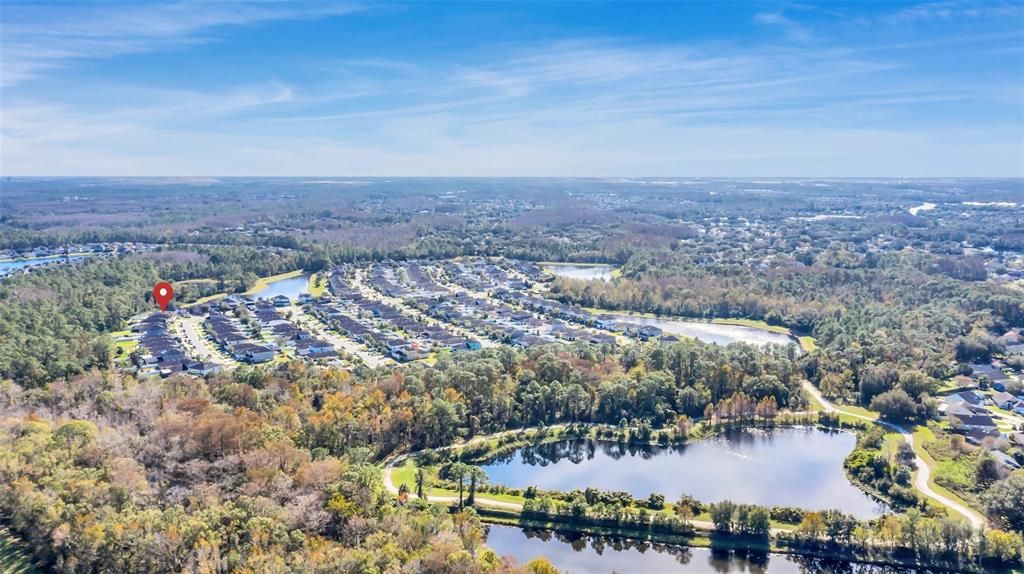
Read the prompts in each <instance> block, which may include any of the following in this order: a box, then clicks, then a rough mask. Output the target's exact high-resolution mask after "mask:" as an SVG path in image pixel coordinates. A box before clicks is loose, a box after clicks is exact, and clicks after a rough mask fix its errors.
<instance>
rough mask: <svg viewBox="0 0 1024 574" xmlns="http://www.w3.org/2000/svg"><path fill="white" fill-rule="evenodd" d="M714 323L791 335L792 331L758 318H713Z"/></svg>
mask: <svg viewBox="0 0 1024 574" xmlns="http://www.w3.org/2000/svg"><path fill="white" fill-rule="evenodd" d="M711 322H712V323H715V324H716V325H738V326H740V327H753V328H754V329H762V330H764V331H771V332H772V333H779V334H780V335H790V334H792V332H791V331H790V330H789V329H788V328H787V327H783V326H781V325H769V324H768V323H765V322H764V321H759V320H757V319H712V320H711Z"/></svg>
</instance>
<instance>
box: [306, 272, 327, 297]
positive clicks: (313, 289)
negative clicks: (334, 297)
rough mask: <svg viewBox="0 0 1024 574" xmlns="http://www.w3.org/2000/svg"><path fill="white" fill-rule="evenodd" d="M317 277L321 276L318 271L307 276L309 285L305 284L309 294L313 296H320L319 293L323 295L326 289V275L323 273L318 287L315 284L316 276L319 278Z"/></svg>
mask: <svg viewBox="0 0 1024 574" xmlns="http://www.w3.org/2000/svg"><path fill="white" fill-rule="evenodd" d="M319 277H321V275H320V274H318V273H314V274H312V275H310V276H309V285H308V286H307V288H306V290H307V291H309V294H310V295H312V296H314V297H320V296H321V295H323V294H324V293H325V292H326V291H327V276H326V274H324V275H323V283H322V284H321V285H320V286H319V287H317V286H316V282H317V278H319Z"/></svg>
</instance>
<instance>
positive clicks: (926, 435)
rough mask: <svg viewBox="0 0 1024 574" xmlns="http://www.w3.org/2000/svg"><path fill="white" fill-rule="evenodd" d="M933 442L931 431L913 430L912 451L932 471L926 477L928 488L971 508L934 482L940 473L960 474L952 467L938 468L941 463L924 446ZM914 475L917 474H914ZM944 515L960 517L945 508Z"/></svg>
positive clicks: (954, 494)
mask: <svg viewBox="0 0 1024 574" xmlns="http://www.w3.org/2000/svg"><path fill="white" fill-rule="evenodd" d="M935 440H936V438H935V433H933V432H932V430H931V429H930V428H928V427H926V426H919V427H917V428H916V429H915V430H914V451H915V452H917V454H918V455H919V456H920V457H921V458H922V459H924V462H925V464H927V465H928V468H930V469H931V470H932V475H931V476H930V477H928V486H930V487H931V488H932V490H934V491H935V492H937V493H939V494H941V495H942V496H945V497H946V498H949V499H951V500H954V501H956V502H958V503H960V504H963V505H964V506H972V505H971V504H969V503H968V502H967V501H965V500H964V499H963V498H962V497H960V496H959V495H957V494H956V493H955V492H953V491H951V490H949V489H948V488H946V487H944V486H942V485H941V484H938V483H936V482H935V478H936V477H937V476H938V475H939V472H940V471H943V470H944V471H947V472H951V473H954V474H955V473H959V472H960V470H959V469H956V468H953V467H948V466H947V467H942V466H940V465H941V463H939V462H937V461H936V460H935V458H934V457H932V455H931V453H929V452H928V449H926V448H925V445H926V444H928V443H930V442H933V441H935ZM965 458H966V457H965ZM914 474H915V475H916V474H917V473H916V472H915V473H914ZM946 513H947V514H949V516H951V517H953V518H959V517H960V514H959V513H957V512H956V511H954V510H953V509H951V508H946Z"/></svg>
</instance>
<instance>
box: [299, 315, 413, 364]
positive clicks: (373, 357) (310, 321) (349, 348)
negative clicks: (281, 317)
mask: <svg viewBox="0 0 1024 574" xmlns="http://www.w3.org/2000/svg"><path fill="white" fill-rule="evenodd" d="M290 310H291V311H292V320H293V321H294V322H295V323H296V324H299V319H302V320H303V323H304V324H303V325H302V326H303V327H304V328H306V329H308V330H310V331H312V332H313V334H314V335H316V336H317V337H321V338H323V339H325V340H326V341H327V342H328V343H331V344H332V345H334V346H335V347H337V348H339V349H343V350H344V351H346V352H348V353H349V354H351V355H355V356H356V357H359V358H360V359H362V361H363V363H366V366H367V367H370V368H371V369H376V368H377V367H381V366H384V365H394V364H395V361H393V360H391V359H389V358H388V357H385V356H383V355H381V354H380V353H374V352H372V351H370V350H368V349H366V348H365V347H363V346H360V345H359V343H356V342H355V341H353V340H352V339H349V338H347V337H342V336H341V335H339V334H338V333H336V332H334V331H333V330H332V329H331V328H330V327H328V326H327V325H324V323H323V321H321V320H320V319H318V318H316V317H314V316H313V315H311V314H309V313H306V310H305V309H303V308H302V307H301V306H299V305H292V306H291V308H290Z"/></svg>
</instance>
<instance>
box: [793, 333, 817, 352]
mask: <svg viewBox="0 0 1024 574" xmlns="http://www.w3.org/2000/svg"><path fill="white" fill-rule="evenodd" d="M797 339H799V340H800V348H801V349H803V350H804V352H805V353H813V352H814V350H815V349H817V348H818V341H817V340H816V339H815V338H814V337H810V336H806V335H805V336H803V337H797Z"/></svg>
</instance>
